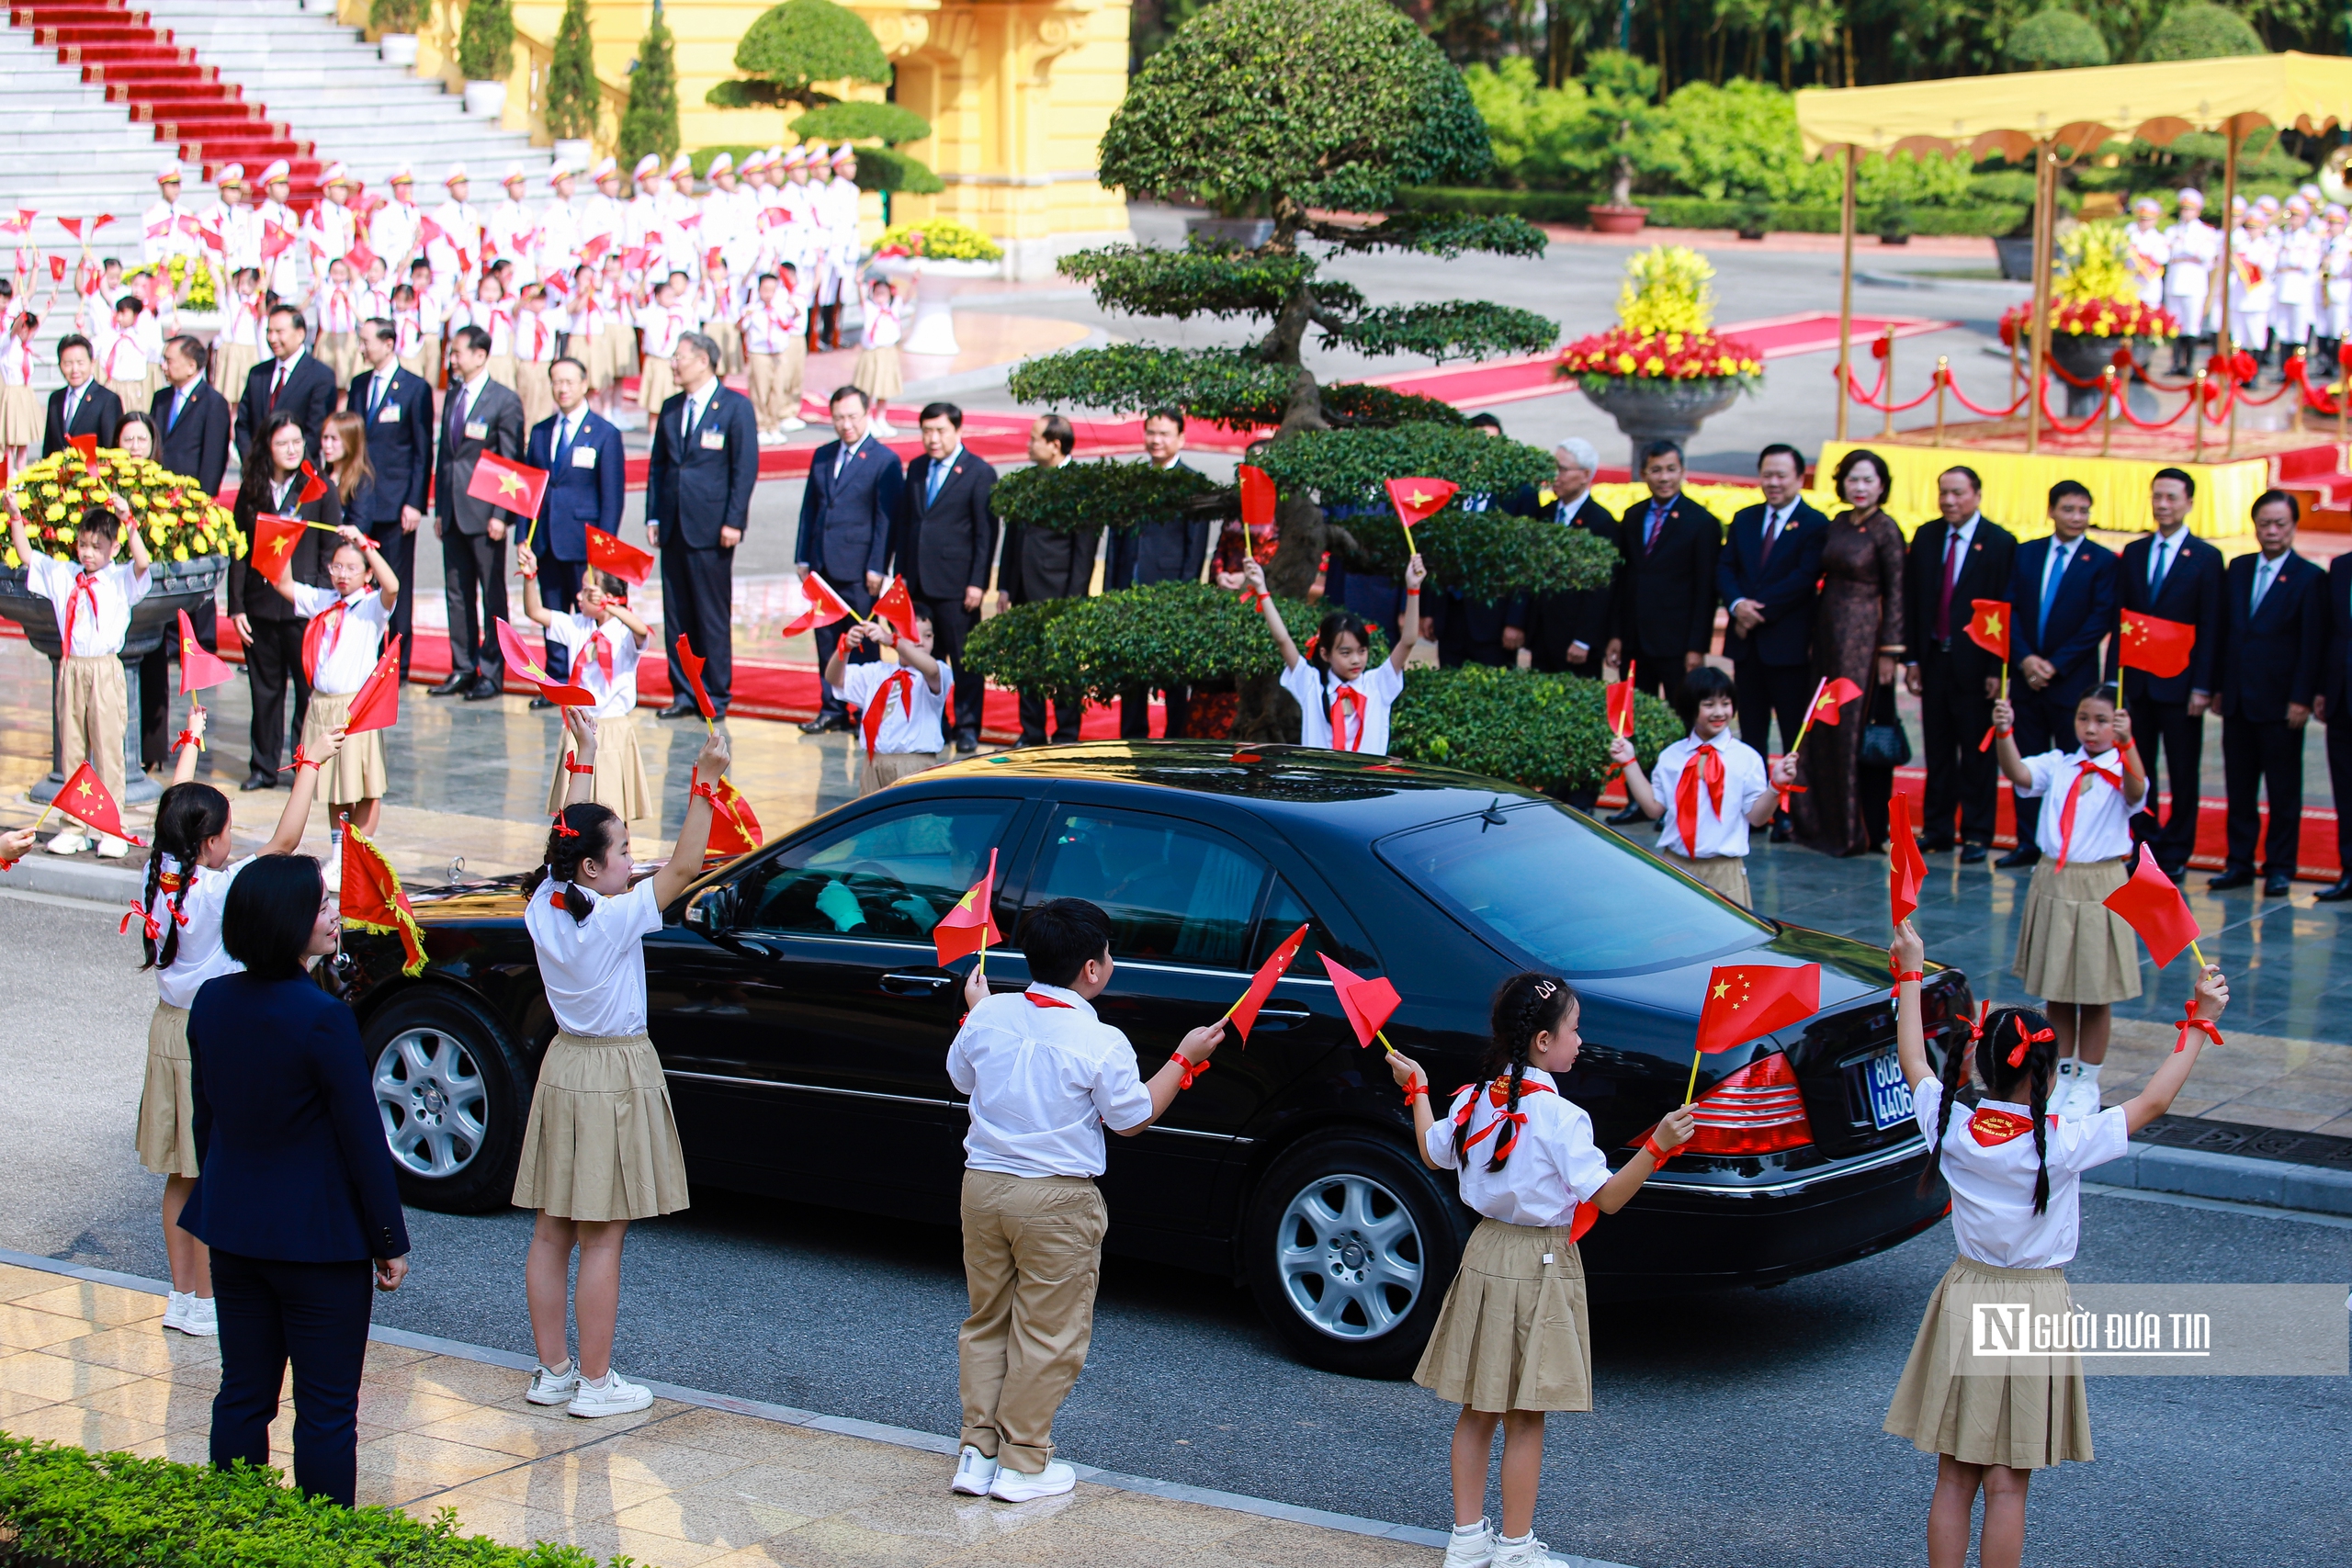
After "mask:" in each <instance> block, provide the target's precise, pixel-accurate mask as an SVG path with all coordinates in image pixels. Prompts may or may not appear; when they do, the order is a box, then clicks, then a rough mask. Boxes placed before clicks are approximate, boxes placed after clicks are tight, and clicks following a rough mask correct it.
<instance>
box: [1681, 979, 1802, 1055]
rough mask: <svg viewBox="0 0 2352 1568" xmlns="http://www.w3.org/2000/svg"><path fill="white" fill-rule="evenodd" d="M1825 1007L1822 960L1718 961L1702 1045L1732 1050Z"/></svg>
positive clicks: (1702, 1016)
mask: <svg viewBox="0 0 2352 1568" xmlns="http://www.w3.org/2000/svg"><path fill="white" fill-rule="evenodd" d="M1819 1010H1821V965H1820V964H1795V965H1793V966H1792V965H1786V964H1717V965H1716V966H1715V967H1714V968H1713V969H1712V970H1710V971H1708V974H1707V1001H1706V1005H1705V1006H1704V1007H1702V1008H1701V1009H1700V1010H1699V1039H1698V1045H1699V1049H1700V1050H1702V1051H1707V1052H1714V1051H1728V1050H1730V1049H1731V1048H1732V1047H1733V1046H1735V1045H1744V1044H1746V1043H1747V1042H1749V1041H1750V1040H1753V1039H1755V1038H1756V1037H1757V1036H1758V1035H1759V1034H1770V1033H1771V1032H1772V1031H1774V1030H1776V1029H1781V1028H1785V1027H1786V1026H1787V1025H1789V1024H1792V1023H1797V1022H1801V1021H1804V1020H1805V1019H1808V1018H1811V1017H1812V1016H1813V1015H1814V1014H1815V1012H1818V1011H1819Z"/></svg>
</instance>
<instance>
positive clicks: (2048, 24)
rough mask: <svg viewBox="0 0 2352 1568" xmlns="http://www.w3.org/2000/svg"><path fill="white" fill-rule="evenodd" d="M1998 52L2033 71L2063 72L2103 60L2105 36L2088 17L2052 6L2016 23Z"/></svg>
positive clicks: (2104, 60)
mask: <svg viewBox="0 0 2352 1568" xmlns="http://www.w3.org/2000/svg"><path fill="white" fill-rule="evenodd" d="M2001 53H2002V54H2003V55H2004V56H2006V57H2007V59H2008V60H2009V61H2010V62H2013V63H2015V64H2018V65H2022V66H2025V67H2026V68H2027V69H2029V70H2034V71H2064V70H2068V69H2072V68H2075V67H2079V66H2085V65H2104V64H2106V63H2107V59H2108V55H2107V39H2103V38H2101V37H2100V36H2099V31H2098V28H2096V27H2094V26H2093V25H2092V24H2091V20H2090V18H2089V17H2086V16H2083V15H2081V14H2080V13H2078V12H2075V11H2069V10H2067V9H2065V8H2064V6H2050V7H2048V8H2047V9H2045V10H2041V11H2037V12H2035V13H2034V14H2033V15H2032V16H2030V17H2027V18H2026V19H2025V20H2024V21H2022V22H2019V23H2018V25H2017V29H2016V30H2015V31H2014V32H2012V33H2010V34H2009V41H2008V42H2007V43H2006V44H2004V45H2002V46H2001Z"/></svg>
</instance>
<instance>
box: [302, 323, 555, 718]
mask: <svg viewBox="0 0 2352 1568" xmlns="http://www.w3.org/2000/svg"><path fill="white" fill-rule="evenodd" d="M359 352H360V353H361V354H362V355H365V356H366V357H367V360H368V368H367V369H365V370H362V371H361V372H360V373H359V374H358V375H356V376H354V377H353V378H351V397H350V402H349V403H348V404H347V405H346V406H348V407H349V408H350V410H351V412H354V413H356V414H357V415H358V416H359V417H360V419H361V420H362V421H363V422H364V423H366V425H367V427H368V467H370V468H374V469H375V470H376V482H375V484H374V485H373V486H371V487H369V488H368V490H367V491H363V492H362V493H363V494H364V495H365V496H366V497H367V511H368V515H366V516H364V517H357V516H355V517H348V518H346V519H345V521H346V522H348V523H350V524H352V525H354V526H355V527H357V528H359V529H362V530H363V531H365V532H366V534H367V535H368V537H369V538H371V539H373V540H375V541H376V548H377V549H378V550H379V552H381V553H382V555H383V557H384V558H385V559H386V560H388V561H390V563H391V568H392V570H393V572H394V573H395V574H397V575H398V576H399V578H400V580H401V599H400V603H399V604H395V605H393V606H392V635H393V636H395V637H399V638H400V639H401V680H403V681H405V680H407V679H408V667H409V656H410V654H411V653H413V651H414V649H413V648H412V647H411V646H410V645H411V644H413V642H415V640H416V638H415V637H414V635H413V634H412V633H411V631H410V630H409V627H410V626H411V625H412V624H413V618H414V615H413V611H414V606H415V602H416V530H417V527H418V525H421V524H422V523H424V508H425V506H426V504H427V502H429V501H430V500H431V497H432V488H433V386H432V383H430V382H428V381H427V380H425V378H424V377H422V376H419V375H416V374H414V373H413V372H412V371H407V370H403V369H401V360H400V330H399V329H398V328H397V327H395V326H393V325H392V323H391V322H390V321H386V320H384V319H383V318H382V317H381V316H374V317H370V318H369V319H368V320H367V321H362V322H361V323H360V324H359ZM549 651H550V652H554V651H556V649H555V648H554V646H553V645H550V647H549Z"/></svg>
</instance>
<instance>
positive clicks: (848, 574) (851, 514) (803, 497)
mask: <svg viewBox="0 0 2352 1568" xmlns="http://www.w3.org/2000/svg"><path fill="white" fill-rule="evenodd" d="M832 419H833V436H834V439H832V440H831V441H828V442H826V443H825V444H824V445H823V446H820V447H818V448H817V450H816V453H815V454H814V455H813V456H812V457H810V458H809V488H808V489H807V490H805V491H801V494H800V539H799V542H798V543H797V544H796V545H795V546H794V547H793V550H792V560H793V566H794V570H797V571H798V572H799V573H800V575H801V576H802V577H803V578H806V577H807V576H808V575H809V573H810V572H812V571H813V572H816V573H817V574H819V575H820V576H821V577H822V578H824V580H825V581H827V582H829V583H831V585H832V588H833V592H836V593H839V594H840V595H841V596H842V599H844V600H845V601H847V602H848V604H849V606H850V608H851V609H853V610H855V611H857V612H858V613H859V614H860V615H864V614H865V612H866V611H868V610H871V609H872V608H874V597H875V595H876V594H877V593H879V592H882V567H883V564H884V563H885V562H887V561H888V559H889V558H890V530H891V526H892V524H893V522H894V521H895V519H896V518H897V517H898V514H899V491H901V490H902V489H904V488H905V483H906V472H905V470H904V469H903V468H900V467H899V455H898V454H897V453H896V452H893V451H891V450H890V449H889V448H888V446H883V445H882V443H880V442H879V441H876V440H875V439H874V437H873V435H872V434H870V432H869V427H870V425H871V424H872V422H873V411H872V409H871V407H870V406H869V405H868V403H867V400H866V396H865V393H864V392H862V391H860V390H858V389H856V388H855V387H841V388H837V389H835V390H834V392H833V401H832ZM841 638H842V624H841V623H840V622H835V623H834V624H833V625H831V626H819V627H818V628H817V662H818V664H819V665H820V666H822V665H824V664H825V663H827V662H828V661H830V660H831V659H832V657H833V649H834V647H835V645H837V644H838V643H839V642H840V641H841ZM880 657H881V654H880V651H879V650H878V649H876V648H875V646H874V645H873V644H872V643H870V642H867V643H860V644H859V645H858V647H857V650H856V651H855V652H854V653H853V654H851V655H850V659H851V660H852V661H853V662H854V663H861V664H863V663H870V662H871V661H873V660H876V659H878V658H880ZM800 728H801V729H802V731H803V732H804V733H806V734H809V735H817V734H821V733H822V732H823V731H825V730H828V729H847V728H849V710H848V709H847V708H845V707H843V706H842V701H841V699H840V698H839V697H836V696H834V695H833V694H832V692H831V689H830V688H828V689H826V690H825V692H824V693H823V694H822V696H821V697H820V702H819V706H818V709H817V716H816V717H815V718H812V719H810V720H809V722H808V723H806V724H804V725H802V726H801V727H800Z"/></svg>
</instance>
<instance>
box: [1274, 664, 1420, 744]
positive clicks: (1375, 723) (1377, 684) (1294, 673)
mask: <svg viewBox="0 0 2352 1568" xmlns="http://www.w3.org/2000/svg"><path fill="white" fill-rule="evenodd" d="M1325 679H1326V676H1325V672H1324V671H1321V670H1318V669H1317V668H1316V667H1315V664H1314V662H1313V661H1312V660H1306V659H1302V660H1299V661H1298V662H1297V663H1295V664H1294V665H1292V666H1291V667H1290V668H1289V669H1287V670H1285V671H1283V691H1285V692H1288V693H1289V694H1291V695H1292V696H1294V697H1295V698H1297V699H1298V711H1299V716H1300V720H1301V722H1300V725H1299V732H1298V741H1299V744H1300V745H1302V746H1320V747H1322V748H1323V749H1324V750H1340V751H1367V752H1370V753H1372V754H1373V755H1374V756H1385V755H1387V752H1388V714H1389V710H1390V709H1392V708H1394V707H1395V706H1396V705H1397V697H1398V696H1399V695H1400V694H1403V692H1404V690H1405V674H1404V671H1400V670H1398V669H1397V666H1395V665H1394V664H1391V663H1390V662H1389V661H1388V660H1385V659H1384V660H1380V661H1379V662H1377V663H1375V664H1371V665H1368V666H1366V667H1365V669H1364V672H1363V674H1361V675H1359V676H1357V677H1356V678H1355V679H1354V680H1352V681H1333V682H1330V690H1329V692H1328V693H1327V692H1326V691H1325V690H1324V681H1325ZM1341 692H1353V693H1354V694H1356V695H1357V696H1359V697H1361V698H1363V710H1362V715H1361V716H1362V719H1363V724H1362V727H1361V728H1359V727H1358V724H1357V719H1358V716H1359V715H1358V711H1357V709H1356V706H1355V705H1354V704H1352V703H1347V704H1344V705H1343V706H1342V708H1341V712H1340V722H1341V723H1342V724H1344V725H1345V726H1346V727H1347V734H1346V735H1344V736H1342V737H1340V739H1336V740H1335V739H1332V735H1331V707H1332V705H1333V704H1335V703H1340V702H1341V701H1342V699H1341V698H1340V693H1341Z"/></svg>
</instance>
